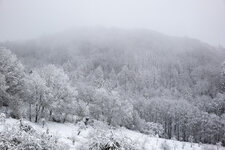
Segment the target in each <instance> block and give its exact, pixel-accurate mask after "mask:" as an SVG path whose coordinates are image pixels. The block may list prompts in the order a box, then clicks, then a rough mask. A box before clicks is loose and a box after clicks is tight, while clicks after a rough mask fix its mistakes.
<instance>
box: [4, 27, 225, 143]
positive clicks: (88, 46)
mask: <svg viewBox="0 0 225 150" xmlns="http://www.w3.org/2000/svg"><path fill="white" fill-rule="evenodd" d="M0 45H1V46H2V48H1V49H0V93H1V94H0V95H1V97H0V103H1V105H2V106H4V108H5V109H7V110H5V111H6V112H7V114H8V115H10V116H12V117H15V118H20V117H25V118H27V119H29V120H30V121H33V122H38V121H40V119H41V118H45V119H46V120H50V121H57V122H66V121H72V120H73V119H74V117H73V116H77V117H79V118H80V119H82V118H84V117H90V118H92V119H96V120H100V121H104V122H106V123H108V124H109V125H112V126H115V127H116V126H124V127H126V128H128V129H132V130H137V131H140V132H142V133H145V134H155V135H156V134H158V135H159V136H160V137H163V138H168V139H171V138H173V139H177V140H180V141H191V142H198V143H200V142H202V143H212V144H216V143H218V142H223V144H225V140H224V139H225V93H224V92H225V64H224V63H223V62H224V61H225V49H224V48H222V47H212V46H210V45H208V44H206V43H203V42H200V41H198V40H195V39H190V38H179V37H171V36H166V35H163V34H160V33H157V32H154V31H149V30H123V29H106V28H91V29H90V28H81V29H75V30H72V31H71V30H70V31H65V32H63V33H58V34H55V35H52V36H46V37H42V38H38V39H33V40H29V41H15V42H5V43H1V44H0ZM3 47H4V48H3Z"/></svg>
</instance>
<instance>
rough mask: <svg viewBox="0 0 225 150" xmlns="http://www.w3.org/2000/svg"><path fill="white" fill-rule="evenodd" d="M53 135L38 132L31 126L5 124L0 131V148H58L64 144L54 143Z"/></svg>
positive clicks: (11, 149)
mask: <svg viewBox="0 0 225 150" xmlns="http://www.w3.org/2000/svg"><path fill="white" fill-rule="evenodd" d="M54 139H55V138H54V136H52V135H49V134H47V133H45V132H43V133H39V132H37V131H36V130H34V129H33V128H32V127H31V126H29V125H27V124H24V123H22V124H21V123H19V124H13V125H9V124H6V125H5V127H4V131H3V132H1V133H0V149H7V150H14V149H19V150H44V149H45V150H51V149H54V150H60V149H65V147H66V145H65V144H62V143H56V142H55V140H54Z"/></svg>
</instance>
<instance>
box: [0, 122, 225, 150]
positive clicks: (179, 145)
mask: <svg viewBox="0 0 225 150" xmlns="http://www.w3.org/2000/svg"><path fill="white" fill-rule="evenodd" d="M17 122H19V121H18V120H16V119H12V118H9V119H6V124H15V123H17ZM25 122H26V123H28V124H29V125H31V126H32V127H33V128H34V129H35V130H37V131H42V132H43V131H46V130H47V129H49V132H50V133H51V134H53V135H55V136H57V137H58V138H59V141H61V142H64V143H66V144H68V145H69V146H70V150H79V149H78V147H79V146H80V145H82V144H84V143H85V142H87V140H88V134H89V132H91V130H94V129H93V128H91V127H89V128H87V129H83V130H82V131H81V133H80V134H79V135H77V133H78V130H79V127H78V126H77V125H74V124H71V123H64V124H61V123H55V122H47V124H46V126H45V127H44V128H42V126H41V125H40V124H35V123H32V122H29V121H25ZM2 130H3V125H0V132H1V131H2ZM115 134H116V135H121V136H126V137H129V138H130V139H131V140H132V141H134V142H137V143H139V145H141V146H142V149H145V150H161V145H162V143H167V144H168V145H169V146H170V148H171V150H225V148H224V147H221V148H218V147H217V146H215V145H206V144H201V145H200V144H197V143H192V144H191V143H188V142H180V141H174V140H166V139H162V138H157V137H150V136H148V135H145V134H142V133H138V132H135V131H131V130H128V129H125V128H119V129H116V130H115ZM74 136H76V141H75V144H74V145H73V143H72V140H71V137H74Z"/></svg>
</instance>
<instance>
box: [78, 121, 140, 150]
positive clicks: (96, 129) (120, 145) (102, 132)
mask: <svg viewBox="0 0 225 150" xmlns="http://www.w3.org/2000/svg"><path fill="white" fill-rule="evenodd" d="M80 149H84V150H85V149H89V150H140V146H139V145H138V144H137V143H136V142H135V141H133V140H131V139H130V138H129V137H126V136H123V135H122V134H121V133H116V132H115V130H114V129H110V127H109V126H107V124H104V123H100V121H96V122H95V124H94V126H93V130H92V132H90V133H89V140H88V142H87V143H86V144H84V145H83V146H82V147H81V148H80Z"/></svg>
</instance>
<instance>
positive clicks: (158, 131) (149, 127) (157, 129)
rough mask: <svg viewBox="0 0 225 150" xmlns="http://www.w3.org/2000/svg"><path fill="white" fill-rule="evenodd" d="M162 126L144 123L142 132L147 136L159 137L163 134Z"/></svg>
mask: <svg viewBox="0 0 225 150" xmlns="http://www.w3.org/2000/svg"><path fill="white" fill-rule="evenodd" d="M163 131H164V129H163V126H162V125H161V124H159V123H154V122H146V123H145V124H144V127H143V129H142V132H143V133H145V134H149V135H159V136H161V135H162V134H163Z"/></svg>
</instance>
